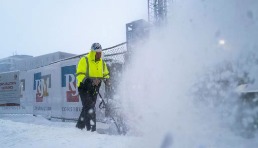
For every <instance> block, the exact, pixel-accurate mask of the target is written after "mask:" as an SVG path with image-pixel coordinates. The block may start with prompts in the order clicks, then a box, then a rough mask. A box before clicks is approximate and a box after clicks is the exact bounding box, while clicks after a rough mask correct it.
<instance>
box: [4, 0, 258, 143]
mask: <svg viewBox="0 0 258 148" xmlns="http://www.w3.org/2000/svg"><path fill="white" fill-rule="evenodd" d="M172 7H173V9H172V10H173V11H171V12H172V15H171V16H170V17H171V19H170V20H169V22H170V24H169V25H168V26H167V28H165V29H163V30H162V29H161V31H160V30H159V31H156V30H155V31H156V32H155V31H154V33H153V34H154V35H153V36H151V37H150V40H149V41H148V42H147V43H146V45H142V46H141V47H140V48H139V49H137V50H135V51H136V52H135V55H133V57H132V60H131V61H132V63H131V65H129V68H128V69H127V70H126V71H125V72H124V75H123V79H122V80H121V86H120V89H119V93H118V96H119V99H120V100H121V106H122V109H123V111H122V112H123V115H124V117H125V118H127V119H128V123H127V124H128V126H129V127H130V134H128V135H124V136H120V135H109V134H100V133H97V132H95V133H92V132H87V131H85V130H82V131H81V130H78V129H76V128H75V123H74V122H60V121H49V120H47V119H45V118H43V117H33V116H31V115H0V147H1V148H2V147H4V148H5V147H19V148H20V147H21V148H27V147H60V148H61V147H91V148H159V147H161V148H171V147H173V148H257V147H258V138H257V137H258V135H257V131H256V132H253V135H252V136H250V137H248V138H244V137H242V136H241V135H240V134H239V133H238V131H240V130H241V127H240V128H239V127H237V126H235V125H237V124H238V122H241V121H239V120H236V118H235V117H236V115H237V114H238V112H234V110H236V108H235V106H236V103H235V102H236V100H237V99H239V98H237V97H236V96H234V95H231V93H232V91H233V90H230V91H227V92H229V93H228V94H229V95H228V97H225V98H226V99H225V100H222V99H221V98H219V97H215V101H217V100H220V99H221V100H222V101H221V102H219V104H215V103H213V102H212V101H210V99H209V97H210V96H205V99H207V100H205V101H207V102H199V104H198V105H199V106H198V105H196V104H195V103H196V102H194V96H193V94H191V91H190V90H191V89H192V88H193V84H195V83H196V82H198V80H199V79H202V77H203V76H204V75H205V73H206V72H207V71H209V69H213V70H214V69H215V67H216V66H215V65H217V64H219V63H223V61H230V62H231V63H234V61H236V59H239V57H241V56H239V55H243V57H245V58H246V57H248V56H246V54H248V53H249V54H252V56H257V54H255V53H257V50H258V48H257V47H258V46H257V37H258V36H257V35H258V34H257V30H258V29H257V28H258V17H257V16H258V11H257V7H258V3H257V1H255V0H246V1H245V2H244V1H242V0H227V1H225V0H217V1H208V0H178V1H177V0H175V1H174V3H173V5H172ZM222 40H223V44H221V41H222ZM245 58H243V60H244V62H247V63H248V60H246V61H245ZM255 58H256V57H255ZM247 59H248V58H247ZM246 65H247V64H246V63H244V64H243V66H242V67H241V68H242V69H246V71H247V72H249V73H250V75H253V76H257V73H256V72H253V73H252V72H251V71H252V68H249V67H248V66H246ZM256 66H257V63H253V64H252V66H250V67H256ZM215 70H216V69H215ZM211 72H212V71H211ZM231 72H232V73H233V72H237V74H238V75H239V76H241V75H242V73H243V72H244V71H243V70H239V69H238V67H236V71H231ZM222 77H223V76H220V77H219V78H220V79H221V78H222ZM224 77H227V76H224ZM228 77H230V75H229V76H228ZM213 79H214V78H213V77H212V76H211V80H213ZM204 80H205V79H204ZM207 87H209V86H207ZM218 87H220V86H218ZM218 89H220V90H221V89H223V88H222V87H220V88H218ZM210 90H214V89H212V88H211V89H210ZM227 92H225V93H227ZM215 94H216V92H215ZM222 96H227V95H225V94H222ZM232 102H233V103H232ZM97 128H98V129H97V130H99V131H100V130H104V129H105V128H106V127H105V125H102V124H100V123H97ZM256 130H257V127H256Z"/></svg>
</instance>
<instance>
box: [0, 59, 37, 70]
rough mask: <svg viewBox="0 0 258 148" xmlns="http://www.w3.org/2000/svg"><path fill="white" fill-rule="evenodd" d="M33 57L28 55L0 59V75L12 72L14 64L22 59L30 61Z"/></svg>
mask: <svg viewBox="0 0 258 148" xmlns="http://www.w3.org/2000/svg"><path fill="white" fill-rule="evenodd" d="M32 57H33V56H30V55H13V56H10V57H7V58H3V59H0V73H2V72H8V71H14V69H15V68H14V65H15V63H18V62H20V61H22V60H24V59H30V58H32Z"/></svg>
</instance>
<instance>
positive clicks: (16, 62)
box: [0, 51, 75, 73]
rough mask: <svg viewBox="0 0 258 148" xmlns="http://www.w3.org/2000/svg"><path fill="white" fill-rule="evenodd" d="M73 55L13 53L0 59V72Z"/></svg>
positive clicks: (29, 67) (31, 66)
mask: <svg viewBox="0 0 258 148" xmlns="http://www.w3.org/2000/svg"><path fill="white" fill-rule="evenodd" d="M72 56H75V54H71V53H65V52H60V51H58V52H54V53H49V54H45V55H41V56H37V57H33V56H30V55H14V56H10V57H7V58H3V59H0V73H3V72H9V71H24V70H30V69H34V68H38V67H42V66H46V65H49V64H50V63H53V62H56V61H59V60H62V59H66V58H69V57H72Z"/></svg>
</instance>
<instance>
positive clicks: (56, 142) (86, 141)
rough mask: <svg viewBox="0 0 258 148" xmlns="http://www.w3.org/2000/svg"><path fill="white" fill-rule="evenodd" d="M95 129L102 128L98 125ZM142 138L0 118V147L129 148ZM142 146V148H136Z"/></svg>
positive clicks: (34, 119) (17, 117)
mask: <svg viewBox="0 0 258 148" xmlns="http://www.w3.org/2000/svg"><path fill="white" fill-rule="evenodd" d="M97 126H98V130H100V129H101V127H103V129H104V128H106V126H105V125H101V123H97ZM141 140H142V138H141V137H135V136H118V135H108V134H98V133H97V132H94V133H93V132H87V131H86V130H79V129H77V128H75V122H61V121H49V120H47V119H46V118H44V117H41V116H37V117H34V116H32V115H0V147H1V148H9V147H14V148H35V147H38V148H51V147H56V148H66V147H82V148H88V147H89V148H108V147H109V148H115V147H117V148H126V147H128V148H132V147H138V145H136V143H138V144H140V143H141V142H140V141H141ZM139 147H141V146H139Z"/></svg>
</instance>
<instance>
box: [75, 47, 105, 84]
mask: <svg viewBox="0 0 258 148" xmlns="http://www.w3.org/2000/svg"><path fill="white" fill-rule="evenodd" d="M95 55H96V52H95V51H90V52H89V54H87V55H86V56H84V57H82V58H81V59H80V61H79V62H78V65H77V69H76V78H77V86H78V87H79V86H80V83H81V82H82V81H83V80H84V79H85V78H102V79H103V78H109V71H108V68H107V65H106V63H105V62H104V61H103V60H102V58H101V59H100V60H99V61H95Z"/></svg>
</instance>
